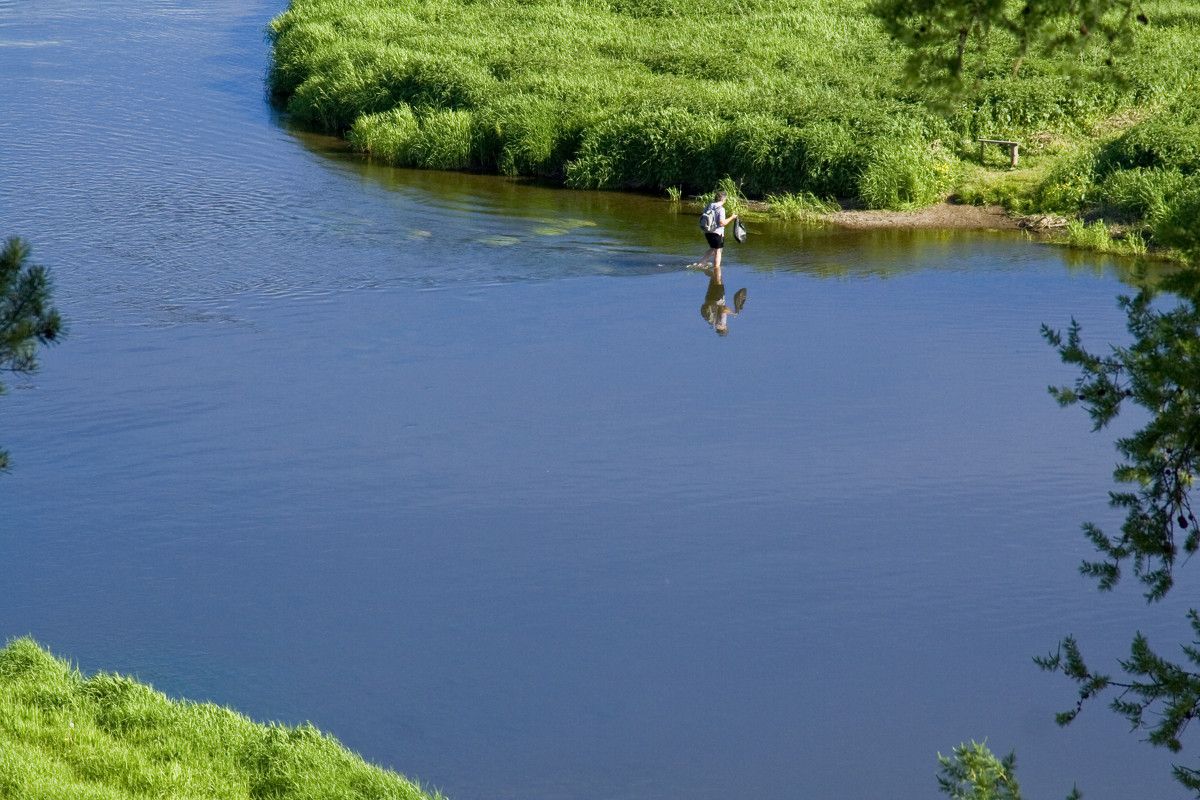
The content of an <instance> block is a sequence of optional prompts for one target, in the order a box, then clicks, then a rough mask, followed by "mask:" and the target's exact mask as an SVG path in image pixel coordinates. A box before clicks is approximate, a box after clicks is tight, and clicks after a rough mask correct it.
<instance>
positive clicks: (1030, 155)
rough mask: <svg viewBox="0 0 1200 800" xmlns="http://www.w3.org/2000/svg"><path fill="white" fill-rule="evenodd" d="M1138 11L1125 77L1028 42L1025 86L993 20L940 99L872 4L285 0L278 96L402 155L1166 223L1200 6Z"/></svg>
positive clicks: (600, 178) (1092, 55)
mask: <svg viewBox="0 0 1200 800" xmlns="http://www.w3.org/2000/svg"><path fill="white" fill-rule="evenodd" d="M1143 7H1144V8H1145V10H1146V13H1147V15H1148V16H1147V19H1148V24H1145V25H1137V26H1135V27H1136V30H1134V31H1133V34H1134V42H1133V49H1132V50H1131V52H1130V53H1129V54H1128V55H1127V56H1125V57H1123V58H1122V59H1121V61H1120V64H1119V67H1120V69H1121V75H1120V78H1119V79H1117V78H1115V77H1114V76H1113V75H1112V74H1110V73H1109V72H1107V71H1106V68H1105V65H1104V62H1105V60H1106V58H1107V56H1106V53H1105V52H1104V51H1103V50H1102V49H1101V48H1091V49H1089V50H1087V51H1085V52H1084V53H1083V55H1081V56H1076V55H1075V54H1073V53H1071V52H1058V53H1057V54H1054V55H1046V54H1043V53H1039V52H1037V51H1036V50H1031V51H1030V52H1029V53H1027V54H1026V55H1025V56H1024V57H1023V59H1022V61H1021V67H1020V70H1019V72H1018V73H1017V75H1016V77H1013V76H1012V66H1013V63H1014V57H1015V55H1016V53H1017V51H1018V47H1019V46H1018V41H1017V39H1016V38H1014V36H1012V35H1011V34H1009V33H1006V32H1004V31H993V32H992V33H991V34H990V37H989V39H988V44H989V46H988V47H987V48H986V51H985V52H984V53H982V54H979V53H976V54H975V58H974V60H973V61H972V63H973V64H974V65H975V67H974V69H975V72H974V73H973V74H974V75H976V76H977V77H978V80H977V81H975V82H973V83H972V84H971V85H970V86H969V87H967V89H966V90H965V92H964V93H963V94H962V95H961V96H959V97H958V98H957V99H956V100H955V102H954V103H953V105H952V106H951V107H949V108H945V107H942V108H938V109H933V108H932V107H931V104H930V101H932V100H936V99H937V98H936V97H935V96H934V95H933V91H934V90H933V89H931V88H928V87H924V88H922V87H920V86H918V85H915V84H906V83H905V82H904V73H905V64H906V59H907V57H908V53H907V51H906V50H905V48H904V47H903V46H902V45H901V44H899V43H898V42H893V41H891V40H890V39H889V38H888V36H887V35H886V34H885V33H884V30H883V26H882V25H881V24H880V22H879V20H878V19H876V18H875V17H873V16H871V15H870V14H869V13H868V11H867V5H866V3H865V2H864V0H771V2H768V1H767V0H734V1H733V2H725V3H703V2H698V1H697V0H486V1H485V0H412V1H410V2H405V3H400V2H398V0H292V2H291V4H290V6H289V8H288V10H287V11H286V12H285V13H284V14H282V15H281V16H279V17H278V18H276V19H275V20H273V21H272V23H271V25H270V28H269V36H270V38H271V41H272V43H273V46H274V61H273V66H272V70H271V73H270V77H269V83H270V88H271V90H272V91H273V92H274V93H275V95H276V96H277V97H278V98H279V99H280V101H281V102H284V103H286V106H287V109H288V110H289V111H290V113H291V114H292V115H293V116H294V117H295V118H296V119H298V120H301V121H302V122H304V123H305V124H307V125H310V126H313V127H315V128H318V129H321V130H324V131H328V132H331V133H336V134H343V135H346V136H348V138H349V139H350V141H351V142H352V143H353V144H354V145H355V146H356V147H358V148H360V149H361V150H364V151H366V152H368V153H370V154H371V155H372V156H374V157H378V158H381V159H384V160H387V161H390V162H392V163H395V164H399V165H408V166H418V167H429V168H439V169H479V170H486V171H493V170H494V171H501V172H505V173H509V174H522V175H536V176H541V177H544V178H549V179H552V180H556V181H561V182H563V183H565V184H566V185H568V186H572V187H599V188H625V189H642V190H650V191H664V190H668V189H674V190H682V191H684V192H689V193H690V192H697V191H707V190H709V189H711V188H712V187H713V186H714V185H716V183H717V182H718V180H719V179H721V178H722V177H724V176H729V177H731V178H732V179H733V181H734V182H736V183H737V184H738V185H739V187H740V188H741V190H742V191H743V192H744V193H745V194H746V195H747V196H748V197H752V198H753V197H759V198H761V197H768V196H769V195H772V194H775V195H777V196H780V197H781V198H782V197H785V196H790V197H792V198H795V197H797V196H799V197H809V198H812V199H814V200H815V199H816V198H822V199H825V198H840V199H841V200H843V201H847V200H849V201H851V202H856V203H859V204H862V205H865V206H867V207H890V208H904V207H912V206H920V205H926V204H929V203H932V202H935V201H936V200H939V199H941V198H942V197H945V196H946V195H947V194H948V193H950V192H951V191H953V190H957V191H958V192H959V194H960V195H961V196H962V197H964V198H965V199H967V200H968V201H973V202H997V201H998V202H1003V203H1006V204H1008V205H1009V206H1010V207H1011V208H1012V209H1013V210H1016V211H1021V212H1033V211H1046V212H1051V211H1052V212H1063V211H1070V212H1078V211H1080V210H1081V209H1084V208H1100V207H1105V208H1111V209H1114V210H1116V211H1118V212H1119V213H1121V214H1124V215H1126V216H1127V217H1129V218H1130V220H1132V221H1138V220H1149V221H1150V222H1151V224H1155V223H1156V222H1157V220H1158V219H1159V218H1160V217H1163V216H1164V215H1167V216H1169V213H1170V209H1171V208H1172V207H1173V203H1174V200H1175V198H1177V197H1178V196H1179V195H1180V194H1181V193H1187V192H1191V191H1192V190H1193V189H1195V187H1196V185H1197V183H1196V181H1197V180H1200V179H1197V178H1196V177H1195V175H1196V159H1195V155H1194V154H1195V153H1196V152H1197V151H1198V150H1200V133H1198V132H1197V127H1196V126H1195V125H1193V124H1191V123H1193V122H1194V120H1195V115H1196V114H1197V109H1198V108H1200V101H1197V100H1196V99H1195V98H1196V97H1197V95H1200V14H1197V11H1196V9H1195V7H1194V5H1193V4H1192V3H1188V2H1184V1H1183V0H1160V1H1159V2H1147V3H1144V4H1143ZM1132 123H1136V125H1134V127H1133V128H1132V129H1129V130H1125V129H1126V128H1128V127H1129V125H1130V124H1132ZM1123 131H1124V133H1123V138H1121V139H1120V140H1119V141H1113V139H1114V137H1116V136H1118V135H1122V132H1123ZM1162 132H1166V133H1168V134H1169V135H1170V137H1171V138H1170V141H1169V143H1167V144H1166V145H1165V146H1160V145H1159V144H1158V142H1160V137H1159V134H1160V133H1162ZM980 137H987V138H1005V139H1015V140H1019V141H1021V142H1023V143H1024V148H1023V150H1022V169H1020V170H1017V171H1015V172H1011V173H1010V172H997V171H996V170H994V169H993V170H985V169H983V168H981V167H980V166H979V164H978V161H979V150H978V145H977V144H976V142H975V140H976V139H978V138H980ZM1189 154H1191V155H1189ZM988 155H989V158H990V159H991V162H990V166H991V167H993V168H996V167H1001V166H1002V165H1003V162H1004V154H1002V153H999V152H993V153H989V154H988Z"/></svg>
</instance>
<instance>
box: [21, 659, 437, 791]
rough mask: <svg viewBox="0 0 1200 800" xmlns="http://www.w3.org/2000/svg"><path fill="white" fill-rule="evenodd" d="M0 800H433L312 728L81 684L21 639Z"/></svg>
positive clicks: (109, 685) (114, 682)
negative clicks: (263, 721)
mask: <svg viewBox="0 0 1200 800" xmlns="http://www.w3.org/2000/svg"><path fill="white" fill-rule="evenodd" d="M0 797H13V798H22V800H39V798H45V800H63V798H75V799H76V800H80V799H82V798H95V799H96V800H126V799H127V798H128V799H132V798H156V800H157V799H159V798H198V797H204V798H210V799H212V800H217V799H218V798H238V799H243V798H276V797H288V798H297V799H300V798H314V799H315V798H322V799H325V798H328V800H333V798H338V799H339V800H352V799H353V798H372V800H384V799H385V798H397V799H398V800H400V799H402V800H428V799H429V798H430V797H431V796H430V795H427V794H425V793H423V792H422V791H421V790H420V788H419V787H417V786H416V785H415V784H413V783H411V782H409V781H407V780H405V779H404V778H402V777H400V776H398V775H396V774H395V773H393V772H388V771H385V770H382V769H379V768H378V767H374V766H371V765H369V764H367V763H365V762H364V761H363V760H362V759H361V758H359V757H358V756H356V755H354V754H353V753H351V752H349V751H347V750H346V749H345V748H343V747H342V746H341V745H340V744H338V743H337V742H336V741H335V740H334V739H332V738H330V737H329V736H327V735H325V734H322V733H321V732H320V731H318V730H317V729H316V728H313V727H311V726H308V725H303V726H300V727H298V728H289V727H285V726H281V725H259V724H256V723H254V722H251V721H250V720H249V719H247V718H245V717H243V716H241V715H240V714H237V713H235V712H233V711H230V710H229V709H226V708H221V707H219V706H215V705H212V704H209V703H200V704H197V703H188V702H178V701H172V700H169V699H168V698H167V697H166V696H164V695H163V694H161V693H159V692H156V691H154V690H153V689H151V688H149V687H148V686H145V685H144V684H141V683H138V682H136V681H133V680H130V679H128V678H123V677H121V676H119V675H109V674H106V673H98V674H96V675H93V676H92V677H90V678H86V679H85V678H84V677H83V676H82V675H80V673H79V672H78V671H77V670H75V669H74V668H72V667H71V665H70V664H68V663H66V662H65V661H61V660H59V659H57V658H55V657H54V656H52V655H50V654H49V653H47V652H46V651H45V650H43V649H41V648H40V647H39V646H38V645H37V644H35V643H34V642H33V641H31V640H29V639H18V640H15V641H12V642H9V643H8V646H7V647H6V648H5V649H4V650H2V651H0ZM433 797H435V798H436V797H438V795H433Z"/></svg>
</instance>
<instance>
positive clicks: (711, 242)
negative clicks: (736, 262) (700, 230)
mask: <svg viewBox="0 0 1200 800" xmlns="http://www.w3.org/2000/svg"><path fill="white" fill-rule="evenodd" d="M704 238H705V239H708V246H709V247H711V248H712V249H714V250H720V249H721V248H722V247H724V246H725V237H724V236H722V235H721V234H719V233H709V232H708V231H705V232H704Z"/></svg>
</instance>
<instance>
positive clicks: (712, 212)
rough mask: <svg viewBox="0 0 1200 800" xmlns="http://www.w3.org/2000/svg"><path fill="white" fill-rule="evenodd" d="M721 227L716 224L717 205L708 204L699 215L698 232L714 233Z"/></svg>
mask: <svg viewBox="0 0 1200 800" xmlns="http://www.w3.org/2000/svg"><path fill="white" fill-rule="evenodd" d="M720 227H721V226H720V225H718V224H717V204H716V203H709V204H708V208H706V209H704V213H703V214H701V215H700V230H702V231H704V232H705V233H716V232H717V229H719V228H720Z"/></svg>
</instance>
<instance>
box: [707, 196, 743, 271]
mask: <svg viewBox="0 0 1200 800" xmlns="http://www.w3.org/2000/svg"><path fill="white" fill-rule="evenodd" d="M728 197H729V195H727V194H726V193H725V192H717V198H716V199H715V200H713V201H712V202H711V203H709V204H708V205H707V206H705V208H704V213H703V214H701V215H700V229H701V230H702V231H704V238H705V239H707V240H708V252H707V253H705V254H704V258H702V259H700V266H701V267H703V266H704V263H705V262H706V261H712V262H713V272H715V273H716V276H715V277H716V279H717V283H720V282H721V250H722V249H724V247H725V226H726V225H728V224H729V223H731V222H733V221H734V220H735V219H737V218H738V215H737V214H734V215H733V216H731V217H727V216H725V200H726V199H727V198H728Z"/></svg>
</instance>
